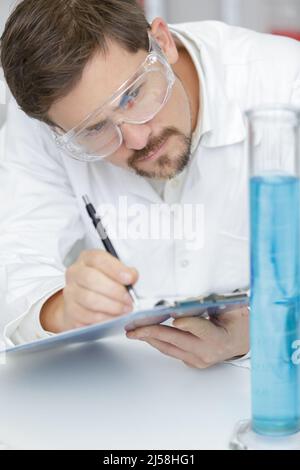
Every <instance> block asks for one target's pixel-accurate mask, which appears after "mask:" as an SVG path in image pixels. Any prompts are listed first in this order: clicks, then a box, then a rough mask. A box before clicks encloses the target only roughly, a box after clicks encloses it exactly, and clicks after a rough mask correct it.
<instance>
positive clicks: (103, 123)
mask: <svg viewBox="0 0 300 470" xmlns="http://www.w3.org/2000/svg"><path fill="white" fill-rule="evenodd" d="M299 58H300V45H299V44H298V43H297V42H296V41H293V40H289V39H286V38H279V37H275V36H274V37H273V36H268V35H262V34H259V33H255V32H251V31H247V30H244V29H240V28H233V27H229V26H227V25H225V24H222V23H218V22H202V23H191V24H182V25H175V26H172V27H168V26H167V24H166V23H165V22H164V21H163V20H162V19H160V18H156V19H155V20H154V21H153V23H152V25H151V27H150V26H149V25H148V24H147V22H146V20H145V18H144V15H143V13H142V11H141V10H140V9H139V7H138V6H137V5H136V3H135V1H134V0H125V1H121V0H69V1H66V0H52V1H51V2H49V1H48V0H24V1H23V2H21V3H20V5H19V6H18V7H17V8H16V10H15V11H14V13H13V14H12V15H11V17H10V19H9V21H8V22H7V25H6V29H5V31H4V34H3V38H2V47H1V61H2V66H3V69H4V73H5V77H6V81H7V83H8V86H9V88H10V90H11V92H12V94H13V96H14V98H15V100H16V102H17V104H18V106H19V108H21V110H20V109H18V107H17V106H16V104H15V102H14V101H13V102H12V103H11V104H10V109H9V116H8V123H7V129H6V132H7V135H6V141H7V149H6V155H5V161H4V163H3V164H2V167H1V184H0V191H1V192H2V194H1V196H2V197H1V200H2V201H4V204H2V211H3V215H2V217H1V236H0V258H1V259H0V261H1V266H2V267H1V269H2V271H1V272H2V278H3V285H4V290H5V299H4V301H3V304H4V305H3V309H2V311H3V312H4V313H6V317H7V319H6V322H5V329H4V333H5V337H6V341H7V342H8V343H10V344H11V343H13V344H16V343H20V342H24V341H29V340H33V339H37V338H41V337H44V336H46V335H48V334H51V333H52V334H53V333H59V332H62V331H65V330H68V329H71V328H77V327H81V326H85V325H91V324H94V323H97V322H102V321H105V320H107V319H110V318H112V317H114V316H117V315H122V314H126V313H127V312H129V311H130V310H132V308H133V306H132V301H131V299H130V297H129V296H128V292H127V290H126V285H128V284H134V285H135V288H136V290H137V292H138V294H139V296H140V297H144V298H148V297H157V298H161V297H165V296H176V295H179V296H182V295H199V294H202V293H209V292H213V291H216V292H232V291H234V290H235V289H238V288H245V287H247V286H248V284H249V275H248V267H249V263H248V230H247V220H248V212H247V161H246V157H245V154H244V151H243V150H244V141H245V136H246V129H245V119H244V111H245V110H246V109H248V108H251V107H254V106H258V105H261V104H266V103H274V102H276V103H291V104H297V103H298V104H299V103H300V61H299ZM25 114H27V116H26V115H25ZM28 116H29V118H28ZM30 118H31V119H30ZM53 136H55V139H53ZM55 140H56V142H55ZM4 188H6V189H5V190H4ZM84 194H88V195H90V197H91V198H92V200H93V202H94V204H95V205H96V206H97V207H98V208H101V205H102V204H106V205H109V206H110V207H113V208H116V209H117V212H116V214H115V215H116V216H115V217H108V218H107V220H106V221H107V224H106V228H107V229H108V232H109V233H116V236H115V237H114V244H115V246H116V250H117V252H118V253H119V255H120V259H121V261H119V260H116V259H114V258H113V257H112V256H110V255H109V254H107V253H106V252H105V251H103V250H99V239H98V236H97V234H96V233H95V231H94V229H93V227H92V225H91V223H90V220H89V219H88V216H87V214H86V212H85V208H84V204H83V202H82V195H84ZM172 205H175V206H176V207H177V208H178V206H179V207H182V208H184V209H185V211H183V214H184V218H183V219H182V218H180V214H179V212H177V213H176V210H175V211H173V212H172V211H171V213H170V212H168V210H167V209H168V207H170V206H172ZM137 206H138V209H141V212H142V214H150V219H149V221H148V222H149V224H148V228H149V227H150V231H148V232H147V233H146V235H145V233H144V234H143V235H144V236H141V233H140V234H139V235H140V236H137V231H134V230H128V231H127V232H126V235H124V232H123V235H120V234H119V236H118V233H117V232H118V229H117V227H119V226H122V227H123V228H124V224H125V225H126V227H128V225H130V224H131V229H132V227H133V226H134V225H135V224H137V225H138V222H140V220H141V219H139V218H138V215H137ZM157 206H158V207H162V208H163V210H162V212H161V213H159V217H158V218H157V217H156V218H155V217H154V218H153V211H152V209H153V208H155V207H157ZM194 208H197V211H196V212H195V213H196V219H197V220H196V221H197V223H198V225H197V227H196V228H197V229H196V231H194V232H193V234H192V235H193V237H190V235H191V232H192V230H191V229H190V230H188V232H187V233H185V234H183V236H175V235H174V230H173V231H172V230H171V232H170V233H169V236H166V237H164V236H160V237H157V236H153V233H152V231H151V230H152V229H153V228H156V226H157V224H158V222H162V223H164V222H165V221H166V220H167V221H169V220H171V222H172V224H173V225H172V226H174V227H177V229H178V227H183V226H186V225H187V223H186V220H187V219H185V217H186V216H187V215H186V213H189V214H190V213H191V209H194ZM198 209H199V210H198ZM181 215H182V214H181ZM151 217H152V218H151ZM178 220H179V222H178ZM199 220H200V221H201V223H199ZM122 224H123V225H122ZM140 225H141V226H140V227H139V228H140V230H141V231H143V228H144V224H143V223H141V224H140ZM156 235H157V234H156ZM160 235H161V234H160ZM79 252H80V254H79V255H78V253H79ZM131 266H133V267H131ZM12 311H13V312H14V313H13V314H11V315H9V314H8V312H12ZM128 336H129V337H131V338H137V339H141V340H144V341H147V342H148V343H149V344H150V345H152V346H154V347H155V348H157V349H158V350H160V351H161V352H163V353H165V354H167V355H170V356H172V357H175V358H178V359H180V360H182V361H183V362H184V363H186V364H188V365H190V366H193V367H199V368H204V367H208V366H210V365H212V364H215V363H218V362H220V361H224V360H228V359H232V358H238V357H241V356H243V355H245V354H246V353H247V352H248V349H249V339H248V314H247V309H236V310H232V311H228V312H226V313H225V314H224V315H222V316H220V317H219V318H218V321H216V320H213V319H203V318H201V319H200V318H182V319H178V320H176V321H175V322H174V324H173V326H166V325H160V326H153V327H147V328H141V329H137V330H136V331H135V332H133V333H131V334H129V335H128Z"/></svg>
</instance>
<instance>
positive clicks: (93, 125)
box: [55, 34, 175, 162]
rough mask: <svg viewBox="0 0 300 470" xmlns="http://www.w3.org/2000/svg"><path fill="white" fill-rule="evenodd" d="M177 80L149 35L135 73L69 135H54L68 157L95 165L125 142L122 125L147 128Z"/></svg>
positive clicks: (57, 133)
mask: <svg viewBox="0 0 300 470" xmlns="http://www.w3.org/2000/svg"><path fill="white" fill-rule="evenodd" d="M174 82H175V76H174V73H173V70H172V68H171V66H170V65H169V63H168V62H167V60H166V58H165V56H164V54H163V52H162V50H161V48H160V47H159V45H158V43H157V42H156V41H155V40H154V39H153V38H152V36H151V35H150V34H149V53H148V55H147V57H146V59H145V61H144V62H143V63H142V65H140V67H139V68H138V70H137V71H136V73H135V74H134V75H133V76H132V77H131V78H130V79H129V80H127V81H126V82H125V83H123V85H121V86H120V88H118V90H117V91H116V93H114V94H113V96H111V97H110V98H109V99H108V100H107V101H106V102H105V103H104V104H102V105H101V106H100V107H99V108H98V109H96V110H95V111H94V112H92V113H91V114H90V115H89V116H87V117H86V118H85V119H84V120H83V121H82V122H81V123H80V124H79V125H78V126H76V127H74V128H73V129H71V130H70V131H69V132H67V133H64V134H63V133H62V134H60V133H59V131H56V132H55V140H56V143H57V145H58V146H59V147H60V148H61V149H62V150H64V151H65V152H66V153H67V154H68V155H69V156H71V157H72V158H75V159H76V160H80V161H84V162H94V161H98V160H101V159H103V158H105V157H107V156H109V155H111V154H113V153H114V152H115V151H116V150H117V149H118V148H119V147H120V146H121V145H122V142H123V135H122V131H121V128H120V126H121V124H123V123H129V124H145V123H146V122H148V121H150V120H151V119H153V117H154V116H155V115H156V114H157V113H159V111H160V110H161V109H162V108H163V106H164V105H165V104H166V102H167V101H168V99H169V97H170V95H171V91H172V88H173V85H174Z"/></svg>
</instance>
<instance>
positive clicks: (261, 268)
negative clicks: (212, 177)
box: [247, 107, 300, 436]
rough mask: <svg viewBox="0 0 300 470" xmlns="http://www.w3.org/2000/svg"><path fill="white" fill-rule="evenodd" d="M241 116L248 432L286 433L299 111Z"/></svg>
mask: <svg viewBox="0 0 300 470" xmlns="http://www.w3.org/2000/svg"><path fill="white" fill-rule="evenodd" d="M247 117H248V126H249V139H248V146H249V147H248V154H249V178H250V209H251V211H250V212H251V223H250V227H251V228H250V231H251V233H250V238H251V299H250V312H251V314H250V338H251V374H252V376H251V388H252V430H253V431H254V432H255V433H258V434H261V435H265V436H286V435H289V434H293V433H296V432H297V431H299V429H300V406H299V404H300V366H299V363H300V353H299V351H300V328H299V325H300V301H299V299H300V296H299V294H300V179H299V177H300V165H299V158H300V155H299V143H300V132H299V112H298V111H297V110H295V109H293V108H289V107H286V108H284V107H272V108H265V109H257V110H253V111H250V112H248V113H247Z"/></svg>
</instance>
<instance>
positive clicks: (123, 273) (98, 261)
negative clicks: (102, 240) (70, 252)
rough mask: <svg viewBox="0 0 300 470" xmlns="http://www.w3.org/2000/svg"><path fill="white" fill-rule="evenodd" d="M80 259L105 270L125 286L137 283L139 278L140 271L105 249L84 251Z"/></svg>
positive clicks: (92, 266)
mask: <svg viewBox="0 0 300 470" xmlns="http://www.w3.org/2000/svg"><path fill="white" fill-rule="evenodd" d="M80 260H81V261H82V262H83V263H84V264H85V265H86V266H89V267H91V268H94V269H97V270H98V271H101V272H103V273H104V274H106V275H107V276H108V277H110V278H111V279H113V280H115V281H117V282H120V283H121V284H123V285H125V286H126V285H129V284H135V283H136V281H137V279H138V272H137V270H136V269H135V268H130V267H128V266H126V265H125V264H124V263H122V262H121V261H120V260H119V259H117V258H115V257H114V256H112V255H111V254H110V253H107V252H105V251H103V250H90V251H84V252H83V253H82V254H81V255H80Z"/></svg>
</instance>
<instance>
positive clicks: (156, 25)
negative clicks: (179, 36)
mask: <svg viewBox="0 0 300 470" xmlns="http://www.w3.org/2000/svg"><path fill="white" fill-rule="evenodd" d="M151 34H152V36H153V37H154V38H155V39H156V41H157V42H158V44H159V45H160V47H161V49H162V51H163V53H164V54H165V56H166V58H167V60H168V62H169V64H171V65H174V64H175V63H176V62H177V60H178V57H179V56H178V51H177V47H176V44H175V41H174V38H173V36H172V34H171V32H170V30H169V27H168V25H167V23H166V22H165V21H164V20H163V19H162V18H155V20H153V22H152V25H151Z"/></svg>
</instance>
